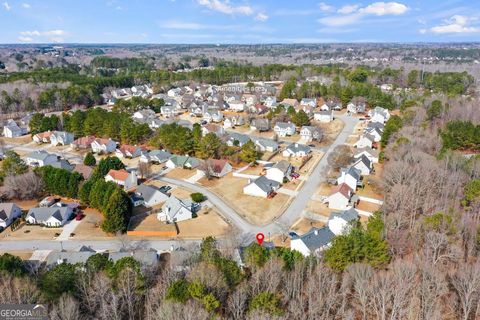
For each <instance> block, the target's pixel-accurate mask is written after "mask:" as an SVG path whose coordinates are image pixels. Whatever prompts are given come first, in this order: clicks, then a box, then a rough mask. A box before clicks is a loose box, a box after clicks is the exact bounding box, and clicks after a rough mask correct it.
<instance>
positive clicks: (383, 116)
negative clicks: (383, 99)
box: [368, 107, 390, 123]
mask: <svg viewBox="0 0 480 320" xmlns="http://www.w3.org/2000/svg"><path fill="white" fill-rule="evenodd" d="M368 115H369V116H370V121H371V122H380V123H385V122H387V121H388V119H390V112H389V111H388V110H387V109H384V108H382V107H375V109H373V110H370V111H369V112H368Z"/></svg>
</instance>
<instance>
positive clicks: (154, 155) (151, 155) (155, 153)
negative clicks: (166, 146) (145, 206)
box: [140, 150, 172, 163]
mask: <svg viewBox="0 0 480 320" xmlns="http://www.w3.org/2000/svg"><path fill="white" fill-rule="evenodd" d="M171 156H172V154H171V153H170V152H167V151H164V150H152V151H150V152H143V153H142V155H141V156H140V162H144V163H149V162H152V163H164V162H167V161H168V159H170V157H171Z"/></svg>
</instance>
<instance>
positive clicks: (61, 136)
mask: <svg viewBox="0 0 480 320" xmlns="http://www.w3.org/2000/svg"><path fill="white" fill-rule="evenodd" d="M72 142H73V133H70V132H65V131H53V132H52V133H51V134H50V144H51V145H52V146H58V145H62V146H66V145H68V144H70V143H72Z"/></svg>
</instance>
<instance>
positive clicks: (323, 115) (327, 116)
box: [313, 110, 333, 123]
mask: <svg viewBox="0 0 480 320" xmlns="http://www.w3.org/2000/svg"><path fill="white" fill-rule="evenodd" d="M313 120H315V121H320V122H324V123H327V122H331V121H333V111H322V110H320V111H318V112H315V113H314V114H313Z"/></svg>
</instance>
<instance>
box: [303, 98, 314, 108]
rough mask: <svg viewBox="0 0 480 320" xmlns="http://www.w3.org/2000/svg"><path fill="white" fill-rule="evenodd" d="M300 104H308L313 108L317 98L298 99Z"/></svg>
mask: <svg viewBox="0 0 480 320" xmlns="http://www.w3.org/2000/svg"><path fill="white" fill-rule="evenodd" d="M300 104H301V105H303V106H310V107H312V108H315V107H316V106H317V99H310V98H303V99H302V100H301V101H300Z"/></svg>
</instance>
